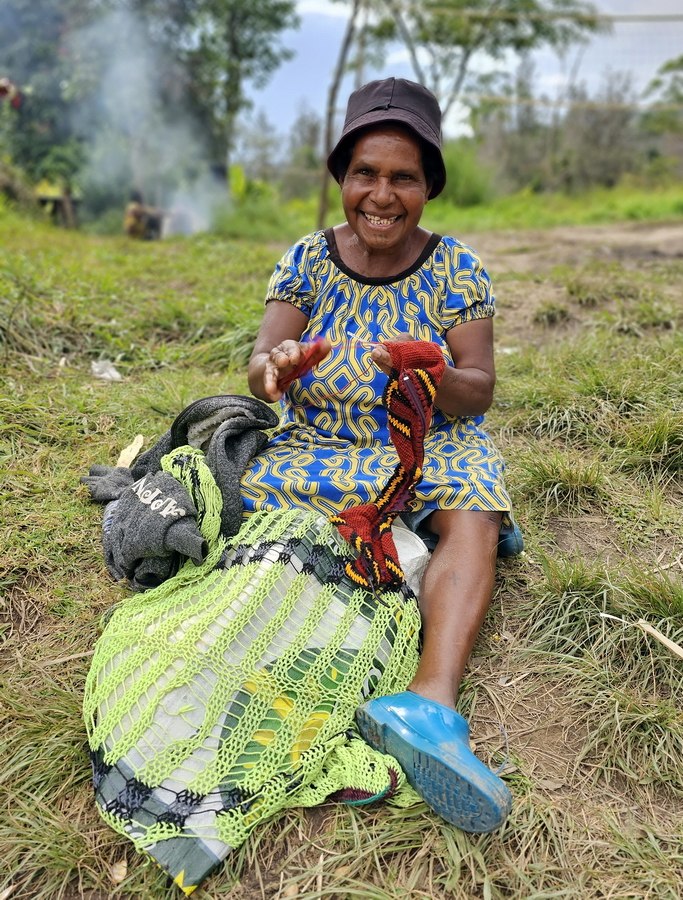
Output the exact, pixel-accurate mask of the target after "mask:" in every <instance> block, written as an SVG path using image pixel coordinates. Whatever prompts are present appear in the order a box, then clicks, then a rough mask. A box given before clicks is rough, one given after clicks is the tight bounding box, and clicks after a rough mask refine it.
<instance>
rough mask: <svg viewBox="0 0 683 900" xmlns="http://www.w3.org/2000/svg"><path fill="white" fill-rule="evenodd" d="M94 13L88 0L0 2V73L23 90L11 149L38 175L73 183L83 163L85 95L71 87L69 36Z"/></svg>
mask: <svg viewBox="0 0 683 900" xmlns="http://www.w3.org/2000/svg"><path fill="white" fill-rule="evenodd" d="M93 14H94V11H93V5H92V3H90V2H87V0H86V2H82V0H3V2H2V5H0V59H1V60H2V67H3V70H2V71H0V77H5V78H9V79H10V80H11V81H12V82H14V84H16V85H17V87H18V88H19V90H20V91H21V95H22V102H21V105H20V107H19V109H18V110H17V113H18V114H17V116H15V117H13V118H14V121H13V123H12V128H11V134H10V135H9V136H8V144H9V151H10V155H11V157H12V160H13V161H14V162H15V164H17V165H18V166H20V167H21V168H22V169H24V170H25V171H26V172H27V174H28V175H29V176H30V177H32V178H34V179H35V178H40V177H48V178H54V177H59V178H60V179H61V180H63V181H66V182H69V181H70V180H71V179H72V178H73V176H74V175H75V173H76V171H77V170H78V167H79V165H80V164H81V163H82V159H83V154H82V145H81V140H80V137H79V135H78V134H77V133H76V132H75V131H74V128H73V118H74V111H75V107H76V106H77V104H78V103H79V102H80V100H81V97H80V96H78V94H77V93H74V92H72V91H70V84H71V81H72V76H73V71H72V60H71V58H70V52H69V37H70V35H71V33H73V31H74V30H76V29H78V28H80V27H81V26H82V25H83V24H84V23H86V22H87V21H88V20H89V19H90V17H91V16H92V15H93ZM58 148H61V151H60V152H57V151H58ZM51 160H52V162H51ZM53 163H54V165H53ZM53 170H54V171H53Z"/></svg>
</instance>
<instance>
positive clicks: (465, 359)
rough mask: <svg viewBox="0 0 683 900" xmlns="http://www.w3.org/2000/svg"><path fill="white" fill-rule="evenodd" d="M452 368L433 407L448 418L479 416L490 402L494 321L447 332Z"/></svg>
mask: <svg viewBox="0 0 683 900" xmlns="http://www.w3.org/2000/svg"><path fill="white" fill-rule="evenodd" d="M446 341H447V343H448V347H449V349H450V351H451V356H452V358H453V362H454V363H455V368H454V369H453V368H451V367H450V366H448V367H447V368H446V369H445V371H444V373H443V378H442V379H441V384H440V385H439V389H438V391H437V392H436V400H435V401H434V403H435V405H436V406H437V407H438V408H439V409H440V410H441V412H444V413H446V415H448V416H480V415H482V414H483V413H485V412H486V410H487V409H488V408H489V407H490V406H491V403H492V402H493V389H494V387H495V385H496V369H495V364H494V361H493V319H491V318H487V319H473V320H472V321H470V322H464V323H463V324H462V325H456V326H455V328H451V330H450V331H448V332H447V333H446Z"/></svg>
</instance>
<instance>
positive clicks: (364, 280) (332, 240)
mask: <svg viewBox="0 0 683 900" xmlns="http://www.w3.org/2000/svg"><path fill="white" fill-rule="evenodd" d="M323 234H324V235H325V240H326V241H327V247H328V250H329V253H330V259H331V260H332V262H333V263H334V264H335V266H336V267H337V268H338V269H340V270H341V271H342V272H344V274H345V275H348V276H349V278H353V280H354V281H358V282H359V283H360V284H393V283H394V282H395V281H401V280H402V279H403V278H407V277H408V276H409V275H412V274H413V273H414V272H417V270H418V269H420V268H421V267H422V266H423V265H424V263H425V262H426V261H427V260H428V259H429V257H430V256H431V255H432V253H433V252H434V250H435V249H436V247H437V245H438V243H439V241H440V240H441V238H442V235H440V234H434V233H432V234H431V235H430V237H429V239H428V241H427V243H426V244H425V246H424V248H423V250H422V252H421V253H420V255H419V256H418V257H417V259H416V260H415V262H414V263H412V265H410V266H408V268H407V269H404V270H403V271H402V272H398V273H397V274H396V275H383V276H381V277H379V278H378V277H373V276H370V275H361V274H360V273H359V272H356V271H355V270H354V269H352V268H351V267H350V266H347V265H346V263H345V262H344V260H343V259H342V258H341V256H340V254H339V247H338V246H337V238H336V237H335V234H334V228H326V229H325V231H324V232H323Z"/></svg>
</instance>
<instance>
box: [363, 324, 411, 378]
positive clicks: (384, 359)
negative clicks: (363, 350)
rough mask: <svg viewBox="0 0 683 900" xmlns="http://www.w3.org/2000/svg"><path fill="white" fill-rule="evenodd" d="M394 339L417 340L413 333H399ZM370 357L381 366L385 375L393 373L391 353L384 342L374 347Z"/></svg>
mask: <svg viewBox="0 0 683 900" xmlns="http://www.w3.org/2000/svg"><path fill="white" fill-rule="evenodd" d="M393 340H394V341H414V340H416V338H414V337H413V336H412V334H397V335H396V337H395V338H394V339H393ZM392 343H393V341H392ZM370 357H371V359H372V361H373V362H374V363H375V364H376V365H377V366H378V368H380V369H381V370H382V372H384V374H385V375H390V374H391V370H392V368H393V365H392V362H391V355H390V353H389V351H388V350H387V348H386V347H385V346H384V344H379V345H378V346H377V347H373V349H372V352H371V353H370Z"/></svg>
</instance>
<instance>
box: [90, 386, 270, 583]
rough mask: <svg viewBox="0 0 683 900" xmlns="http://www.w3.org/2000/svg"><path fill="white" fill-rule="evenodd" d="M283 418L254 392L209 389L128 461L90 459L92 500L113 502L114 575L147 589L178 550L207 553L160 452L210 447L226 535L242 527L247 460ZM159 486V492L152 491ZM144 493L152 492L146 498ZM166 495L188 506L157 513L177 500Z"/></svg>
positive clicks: (173, 565)
mask: <svg viewBox="0 0 683 900" xmlns="http://www.w3.org/2000/svg"><path fill="white" fill-rule="evenodd" d="M277 423H278V416H277V414H276V413H275V412H274V411H273V410H272V409H271V408H270V407H269V406H267V405H266V404H265V403H262V402H261V401H260V400H256V399H255V398H253V397H242V396H239V395H233V394H224V395H220V396H216V397H205V398H203V399H201V400H196V401H195V402H194V403H191V404H190V405H189V406H187V407H186V408H185V409H184V410H183V411H182V412H181V413H180V414H179V415H178V416H177V417H176V419H175V421H174V422H173V424H172V425H171V427H170V429H169V430H168V431H167V432H166V433H165V434H164V435H162V437H161V438H159V440H158V441H157V442H156V444H154V446H153V447H150V449H149V450H147V451H146V452H145V453H142V454H140V456H138V458H137V459H136V460H135V462H134V463H133V465H132V467H131V468H130V469H126V468H123V467H120V466H101V465H94V466H92V467H91V468H90V473H89V475H86V476H84V477H83V478H81V481H82V482H83V483H84V484H87V486H88V488H89V490H90V494H91V496H92V498H93V500H97V501H98V502H100V503H108V506H107V507H106V509H105V515H104V520H103V544H104V553H105V562H106V565H107V568H108V570H109V572H110V573H111V574H112V576H113V577H114V578H115V579H116V580H120V579H121V578H127V579H128V580H129V581H130V583H131V584H132V585H133V587H135V588H136V589H138V590H145V589H146V588H149V587H155V586H156V585H157V584H160V583H161V582H162V581H164V580H165V579H166V578H168V577H170V576H171V575H173V574H175V572H176V571H177V569H178V567H179V565H180V562H181V559H180V558H179V557H183V556H184V557H188V558H190V559H194V561H195V562H200V561H201V560H202V559H203V556H204V555H205V553H206V550H205V548H202V540H201V534H200V531H199V528H198V525H197V522H196V518H195V517H196V510H195V509H194V506H193V505H192V501H191V499H190V496H189V494H188V493H187V491H185V488H184V487H183V486H182V485H181V484H180V483H179V482H178V481H177V480H176V479H175V478H173V476H172V475H170V474H168V473H162V472H160V471H159V470H160V469H161V459H162V457H164V456H165V455H166V454H167V453H170V452H171V450H175V449H176V448H177V447H182V446H185V445H186V444H189V445H190V446H192V447H196V448H199V449H201V450H202V451H203V452H204V454H205V457H206V463H207V466H208V467H209V469H210V471H211V473H212V475H213V476H214V478H215V480H216V484H217V485H218V488H219V490H220V492H221V495H222V498H223V507H222V512H221V530H222V531H223V533H224V534H225V535H226V536H228V537H229V536H231V535H233V534H237V532H238V531H239V528H240V525H241V521H242V495H241V491H240V482H241V479H242V475H243V474H244V470H245V469H246V467H247V464H248V462H249V460H250V459H251V458H252V457H253V456H255V455H256V454H257V453H259V452H260V451H261V450H262V449H263V447H264V446H265V445H266V444H267V443H268V436H267V434H265V431H266V430H267V429H270V428H273V427H274V426H275V425H277ZM169 479H170V480H169ZM157 490H158V491H159V493H157V494H154V491H157ZM131 491H132V493H131ZM136 492H137V493H136ZM141 494H142V495H144V496H145V497H147V498H148V499H149V498H150V497H151V498H152V499H149V503H147V504H145V502H144V501H143V500H142V496H141ZM162 497H166V498H167V499H168V500H169V501H173V503H175V504H176V507H175V508H182V509H185V510H187V512H185V513H184V514H183V515H182V516H180V517H175V516H171V514H167V515H158V514H157V515H156V517H155V513H158V512H159V510H161V509H164V510H167V509H170V508H171V507H165V506H163V504H162V505H161V506H159V504H161V503H162V500H161V498H162ZM108 501H118V502H116V503H113V502H108ZM155 504H157V505H156V507H155V508H154V509H153V508H152V507H153V506H154V505H155ZM169 518H172V519H173V522H169V521H168V520H169ZM164 526H165V527H164ZM200 548H201V549H200Z"/></svg>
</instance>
